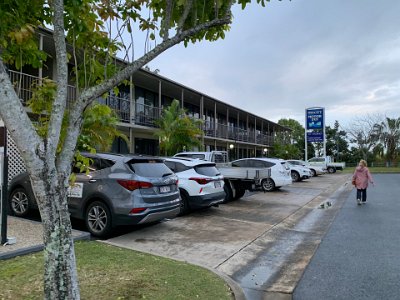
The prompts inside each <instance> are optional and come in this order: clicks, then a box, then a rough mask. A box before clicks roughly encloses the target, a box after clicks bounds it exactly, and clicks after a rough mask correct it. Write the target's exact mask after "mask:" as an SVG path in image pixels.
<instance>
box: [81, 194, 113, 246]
mask: <svg viewBox="0 0 400 300" xmlns="http://www.w3.org/2000/svg"><path fill="white" fill-rule="evenodd" d="M85 222H86V227H87V229H88V230H89V232H90V233H91V234H92V235H94V236H97V237H101V238H104V237H107V236H108V235H109V234H110V233H111V212H110V209H109V208H108V207H107V205H106V204H105V203H103V202H100V201H95V202H93V203H91V204H90V205H89V207H88V208H87V210H86V217H85Z"/></svg>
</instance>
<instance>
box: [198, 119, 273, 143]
mask: <svg viewBox="0 0 400 300" xmlns="http://www.w3.org/2000/svg"><path fill="white" fill-rule="evenodd" d="M203 130H204V135H205V136H209V137H216V138H223V139H229V140H234V141H240V142H247V143H257V144H262V145H272V143H273V137H272V136H270V135H266V134H261V133H257V135H256V133H255V131H254V130H251V129H249V130H246V129H242V128H237V127H232V126H228V125H226V124H220V123H217V124H215V123H214V122H210V121H205V122H204V125H203Z"/></svg>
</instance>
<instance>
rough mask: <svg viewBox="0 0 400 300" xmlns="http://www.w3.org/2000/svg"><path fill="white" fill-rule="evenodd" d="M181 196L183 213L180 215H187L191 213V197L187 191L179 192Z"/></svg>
mask: <svg viewBox="0 0 400 300" xmlns="http://www.w3.org/2000/svg"><path fill="white" fill-rule="evenodd" d="M179 195H180V198H181V211H180V212H179V215H180V216H182V215H186V214H187V213H189V211H190V204H189V195H188V193H187V192H186V191H185V190H179Z"/></svg>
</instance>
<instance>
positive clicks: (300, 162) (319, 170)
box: [287, 159, 328, 177]
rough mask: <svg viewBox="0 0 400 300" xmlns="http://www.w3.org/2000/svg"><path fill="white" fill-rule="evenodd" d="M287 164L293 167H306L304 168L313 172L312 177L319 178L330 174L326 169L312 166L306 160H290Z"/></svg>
mask: <svg viewBox="0 0 400 300" xmlns="http://www.w3.org/2000/svg"><path fill="white" fill-rule="evenodd" d="M287 162H288V163H290V164H292V165H298V166H304V167H307V168H309V169H310V170H311V175H312V176H313V177H314V176H318V175H322V174H325V173H327V172H328V171H327V170H326V168H325V167H323V166H315V165H310V164H309V163H308V162H306V161H304V160H298V159H288V160H287Z"/></svg>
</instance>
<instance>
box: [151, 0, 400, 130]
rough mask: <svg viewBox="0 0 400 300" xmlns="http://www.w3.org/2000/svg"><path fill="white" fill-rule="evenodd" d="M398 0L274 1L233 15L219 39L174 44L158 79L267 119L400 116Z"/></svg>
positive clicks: (158, 61)
mask: <svg viewBox="0 0 400 300" xmlns="http://www.w3.org/2000/svg"><path fill="white" fill-rule="evenodd" d="M399 11H400V1H394V0H382V1H380V2H379V3H378V1H376V0H363V1H362V3H361V1H359V0H347V1H340V2H337V1H330V2H326V1H320V0H307V1H305V0H298V1H290V2H289V1H275V2H268V3H267V7H266V8H261V7H260V6H259V5H256V4H251V5H250V6H249V7H248V9H246V10H244V11H241V10H240V9H236V10H235V11H234V16H235V19H234V23H233V24H232V29H231V31H230V32H228V33H227V35H226V38H225V40H221V41H218V42H215V43H209V42H202V43H198V44H195V45H190V46H189V47H188V48H184V47H183V46H177V47H174V48H172V49H170V50H169V51H168V52H167V53H165V54H162V55H161V56H160V57H159V58H157V59H156V60H155V62H154V63H153V64H154V67H155V68H159V69H160V70H161V74H162V75H164V76H167V77H169V78H171V79H173V80H175V81H178V82H180V83H182V84H184V85H187V86H189V87H192V88H194V89H196V90H198V91H200V92H203V93H205V94H207V95H209V96H211V97H214V98H217V99H220V100H222V101H224V102H227V103H229V104H232V105H234V106H238V107H240V108H242V109H244V110H247V111H249V112H251V113H254V114H257V115H260V116H262V117H264V118H267V119H270V120H272V121H278V120H279V119H280V118H293V119H296V120H298V121H300V122H302V123H303V122H304V110H305V109H306V108H308V107H314V106H322V107H325V109H326V119H327V124H328V125H329V124H330V125H333V122H334V121H335V120H339V122H340V123H349V122H350V121H351V119H352V118H353V117H354V116H355V115H358V114H367V113H377V112H380V113H382V114H388V113H389V114H390V115H391V116H397V117H400V87H399V86H400V82H399V71H398V70H399V69H400V33H399V31H398V28H399V27H400V18H399V17H398V12H399Z"/></svg>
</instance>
